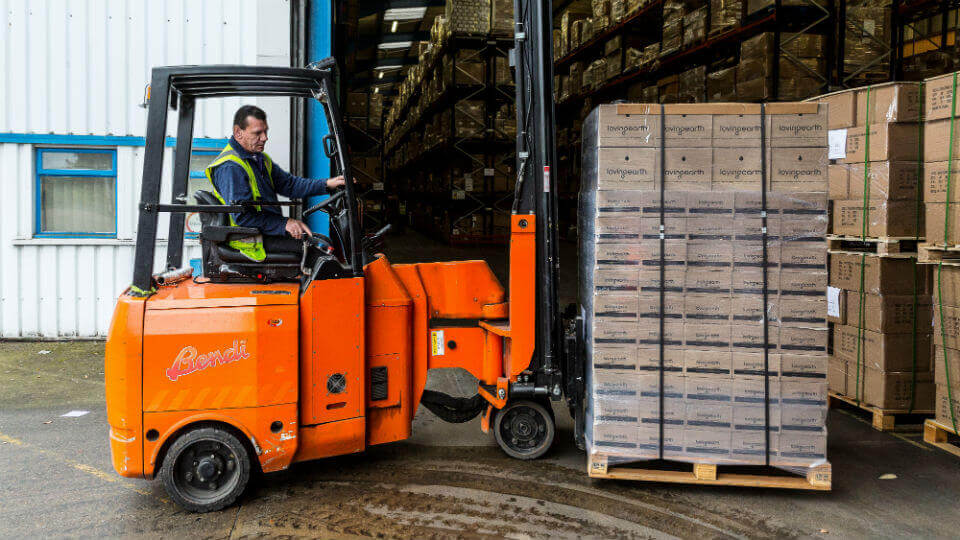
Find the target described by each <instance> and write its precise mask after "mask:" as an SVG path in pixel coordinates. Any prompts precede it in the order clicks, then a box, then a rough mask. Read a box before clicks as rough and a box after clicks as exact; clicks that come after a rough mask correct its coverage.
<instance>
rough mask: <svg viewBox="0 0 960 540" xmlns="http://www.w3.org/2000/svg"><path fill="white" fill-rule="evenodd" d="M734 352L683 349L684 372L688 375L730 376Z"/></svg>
mask: <svg viewBox="0 0 960 540" xmlns="http://www.w3.org/2000/svg"><path fill="white" fill-rule="evenodd" d="M732 361H733V353H731V352H727V351H699V350H687V351H683V372H684V373H685V374H686V375H687V376H688V377H690V376H697V375H715V376H723V377H730V376H731V374H732V372H731V366H732Z"/></svg>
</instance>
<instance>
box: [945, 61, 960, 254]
mask: <svg viewBox="0 0 960 540" xmlns="http://www.w3.org/2000/svg"><path fill="white" fill-rule="evenodd" d="M950 95H951V96H953V99H951V100H950V146H948V147H947V200H946V203H945V204H944V207H943V245H944V246H946V245H949V244H948V242H947V239H948V238H949V237H950V235H949V234H948V233H949V232H950V180H951V176H952V174H953V124H954V123H955V122H956V118H957V73H956V72H954V73H953V92H952V93H951V94H950Z"/></svg>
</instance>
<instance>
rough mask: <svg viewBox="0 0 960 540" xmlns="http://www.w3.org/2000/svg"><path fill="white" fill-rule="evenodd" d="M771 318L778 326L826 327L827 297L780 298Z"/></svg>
mask: <svg viewBox="0 0 960 540" xmlns="http://www.w3.org/2000/svg"><path fill="white" fill-rule="evenodd" d="M771 318H772V320H773V322H775V323H777V324H779V325H780V326H806V327H811V326H812V327H826V326H827V297H826V295H825V294H824V295H818V296H811V297H806V298H804V297H799V296H780V297H779V298H777V299H776V310H775V313H773V314H772V317H771Z"/></svg>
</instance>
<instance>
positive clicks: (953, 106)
mask: <svg viewBox="0 0 960 540" xmlns="http://www.w3.org/2000/svg"><path fill="white" fill-rule="evenodd" d="M956 116H957V74H956V73H954V74H953V89H952V90H951V93H950V146H949V147H948V149H947V194H946V195H947V199H946V205H945V207H944V210H943V213H944V218H943V245H944V246H946V245H949V243H948V238H949V235H948V234H947V233H948V232H949V230H950V229H949V225H950V181H951V179H952V178H951V176H952V173H953V125H954V123H955V122H956ZM942 276H943V263H942V262H941V263H940V264H938V265H937V307H938V314H939V316H940V338H941V340H942V341H943V374H944V376H945V377H946V381H947V384H946V387H947V408H949V409H950V421H951V422H952V423H953V431H954V433H956V432H957V418H956V414H955V413H954V408H955V407H954V405H953V390H952V388H951V386H950V361H949V359H948V358H947V350H946V349H947V331H946V328H945V327H944V324H943V287H942V285H941V278H942Z"/></svg>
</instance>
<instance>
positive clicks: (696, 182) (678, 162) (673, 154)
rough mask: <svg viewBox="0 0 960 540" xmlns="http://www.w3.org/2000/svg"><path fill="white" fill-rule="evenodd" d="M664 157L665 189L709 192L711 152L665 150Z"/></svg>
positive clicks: (685, 149) (711, 167)
mask: <svg viewBox="0 0 960 540" xmlns="http://www.w3.org/2000/svg"><path fill="white" fill-rule="evenodd" d="M708 142H709V141H708ZM664 156H665V157H664V163H665V167H664V171H663V177H664V182H666V189H674V190H677V189H679V190H684V191H693V190H710V185H711V175H712V171H713V154H712V152H710V151H709V150H704V149H702V148H699V149H698V148H667V149H666V151H665V152H664Z"/></svg>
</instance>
